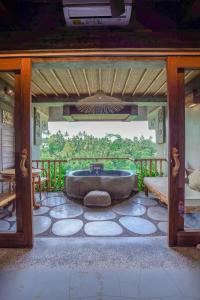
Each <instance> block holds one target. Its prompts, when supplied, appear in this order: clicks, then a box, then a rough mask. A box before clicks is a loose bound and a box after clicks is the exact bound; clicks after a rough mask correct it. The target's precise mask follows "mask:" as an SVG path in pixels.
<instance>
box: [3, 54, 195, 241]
mask: <svg viewBox="0 0 200 300" xmlns="http://www.w3.org/2000/svg"><path fill="white" fill-rule="evenodd" d="M199 74H200V72H199V70H186V71H185V73H184V80H185V93H186V95H185V116H186V120H185V122H186V133H185V134H186V149H185V150H186V159H185V204H183V205H182V206H181V204H180V205H179V212H180V214H181V216H182V217H184V226H185V228H186V230H187V229H188V228H189V229H195V230H197V229H199V228H200V213H199V210H200V204H199V203H200V192H199V191H198V179H196V178H197V176H198V174H196V173H198V167H199V158H198V148H199V143H198V141H197V140H196V134H195V133H196V132H198V128H199V125H198V124H197V122H196V120H198V118H199V105H198V104H197V102H198V101H197V100H198V95H197V91H196V88H197V87H198V84H199ZM0 80H1V81H0V84H1V86H2V89H3V91H4V94H2V97H3V102H2V104H1V111H2V120H1V127H2V136H1V139H2V153H1V156H2V158H1V161H2V170H1V182H2V187H1V188H2V197H4V198H5V199H4V198H2V199H3V200H2V205H1V208H0V209H1V220H0V230H1V231H7V232H12V231H16V230H17V226H16V220H17V219H16V210H15V206H16V207H18V206H17V205H15V197H14V195H15V170H14V165H15V163H14V162H15V157H14V147H13V143H14V128H13V109H14V106H15V100H14V92H13V91H14V83H15V77H14V75H13V73H10V72H4V73H1V74H0ZM196 101H197V102H196ZM95 121H96V122H100V124H102V128H104V127H105V128H107V129H106V130H107V131H106V135H105V137H101V138H98V137H97V136H95V128H97V125H95V123H93V122H95ZM106 121H107V123H104V122H106ZM74 122H76V123H77V124H80V125H77V126H79V129H80V133H78V134H77V135H75V136H69V134H68V132H67V130H68V127H69V128H70V124H72V123H74ZM79 122H80V123H79ZM49 124H51V127H52V128H53V126H54V124H55V126H56V127H58V128H59V126H60V128H65V133H63V134H62V133H61V131H59V132H57V133H56V134H55V131H54V133H53V134H52V133H50V132H49V129H48V127H49ZM59 124H60V125H59ZM63 124H65V125H63ZM84 124H91V127H92V126H94V127H93V130H94V131H93V132H94V136H93V135H90V134H87V133H86V132H84V129H83V128H84ZM92 124H94V125H92ZM103 124H105V125H103ZM110 124H113V125H112V126H110ZM115 124H120V126H121V127H119V128H121V129H122V132H123V128H124V133H125V132H126V134H129V138H127V137H121V136H120V134H118V133H117V132H116V131H115V134H112V132H111V133H110V131H109V130H110V128H112V127H113V128H114V125H115ZM123 124H126V127H125V125H123ZM128 124H130V125H131V124H133V126H135V127H133V126H132V127H128V126H127V125H128ZM142 124H145V126H146V129H145V130H146V132H148V130H149V134H150V132H151V133H153V135H154V139H153V141H152V140H151V139H148V138H144V137H141V138H138V137H134V134H136V135H137V136H139V132H140V128H141V130H142ZM168 125H169V124H168V107H167V79H166V67H165V62H163V61H156V60H155V61H153V62H148V61H143V62H142V61H132V62H131V61H129V62H127V61H124V62H121V61H114V62H113V63H110V62H96V63H93V62H85V63H84V64H79V63H74V62H73V63H68V62H65V63H63V62H62V63H53V62H51V63H49V64H48V63H42V62H40V63H36V64H34V65H33V71H32V201H33V231H34V234H35V236H45V237H59V236H63V237H64V236H65V237H70V236H75V237H86V236H122V237H123V236H132V237H133V236H161V235H167V233H168V204H169V196H168V168H169V162H168V157H167V153H168V134H167V133H168ZM63 126H64V127H63ZM67 126H68V127H67ZM103 126H104V127H103ZM123 126H124V127H123ZM125 128H126V129H125ZM191 128H192V131H191ZM81 131H82V132H81ZM131 131H133V133H132V135H131ZM194 144H195V145H196V147H195V148H194V146H193V145H194ZM21 157H22V160H21V162H20V164H21V165H22V167H23V168H24V171H23V172H26V159H27V153H26V151H25V150H24V152H22V156H21ZM172 158H173V160H174V167H173V175H172V176H177V174H178V172H179V167H180V165H179V153H178V150H177V149H176V148H174V150H173V153H172ZM193 173H194V176H195V174H196V177H195V179H193V181H195V180H196V181H195V182H193V183H192V179H191V177H192V176H193ZM24 176H25V175H24ZM7 194H8V198H6V195H7ZM4 204H5V205H4Z"/></svg>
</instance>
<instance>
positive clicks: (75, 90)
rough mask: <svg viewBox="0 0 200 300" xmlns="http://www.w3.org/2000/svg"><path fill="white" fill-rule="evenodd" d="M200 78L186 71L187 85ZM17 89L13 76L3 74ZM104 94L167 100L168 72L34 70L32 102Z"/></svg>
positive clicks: (83, 69) (196, 73) (117, 69)
mask: <svg viewBox="0 0 200 300" xmlns="http://www.w3.org/2000/svg"><path fill="white" fill-rule="evenodd" d="M199 75H200V70H198V71H186V72H185V83H186V84H188V83H189V82H190V81H191V80H192V79H194V78H195V77H197V76H199ZM0 78H1V79H2V80H4V81H5V82H6V83H8V84H9V85H10V86H11V87H14V74H12V73H0ZM98 90H102V91H103V92H104V93H107V94H109V95H111V96H113V95H118V96H121V97H123V96H124V97H125V96H129V97H134V96H137V97H138V96H139V97H140V96H147V97H148V96H151V97H152V96H155V97H156V96H166V94H167V80H166V68H165V67H164V68H133V67H130V68H95V67H94V68H38V69H33V74H32V95H33V100H34V99H37V98H38V99H39V98H42V99H44V98H46V99H48V98H49V99H50V100H51V99H54V100H53V101H59V98H69V99H70V98H73V97H75V98H76V97H77V98H78V97H81V96H90V95H92V94H95V93H96V92H97V91H98Z"/></svg>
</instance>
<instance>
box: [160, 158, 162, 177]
mask: <svg viewBox="0 0 200 300" xmlns="http://www.w3.org/2000/svg"><path fill="white" fill-rule="evenodd" d="M160 176H162V159H160Z"/></svg>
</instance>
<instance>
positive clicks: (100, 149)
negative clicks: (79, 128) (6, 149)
mask: <svg viewBox="0 0 200 300" xmlns="http://www.w3.org/2000/svg"><path fill="white" fill-rule="evenodd" d="M155 146H156V145H155V143H153V142H152V139H151V138H149V139H145V138H144V137H143V136H141V137H140V138H137V137H134V138H133V139H129V138H122V137H121V136H120V135H119V134H107V135H105V136H104V137H102V138H98V137H94V136H92V135H88V134H86V132H79V134H78V135H76V136H73V137H69V135H68V133H67V132H66V133H65V135H63V134H62V133H61V132H60V131H58V132H57V133H56V134H53V135H49V134H48V135H46V137H45V138H43V143H42V146H41V159H42V160H47V159H49V160H70V159H74V158H80V157H82V158H93V157H94V158H95V157H112V158H118V159H116V160H114V159H110V160H104V161H103V163H104V167H105V169H110V170H114V169H124V170H132V171H135V172H137V173H138V174H139V186H140V189H142V188H143V183H142V179H143V177H144V176H143V175H145V174H141V172H139V170H138V166H136V165H135V164H134V163H133V162H132V161H129V160H122V159H121V160H120V159H119V158H123V157H128V158H132V159H140V158H148V157H153V156H154V155H155V152H156V148H155ZM93 162H95V159H94V160H71V161H70V162H69V163H61V165H60V169H59V166H58V165H57V166H56V170H54V165H53V166H51V174H50V176H51V181H52V185H55V183H56V186H58V187H59V186H60V184H61V185H62V186H63V179H64V176H65V174H66V173H68V172H70V171H72V170H80V169H88V168H89V166H90V163H93ZM44 167H45V168H46V169H47V166H44ZM147 172H148V171H146V173H147ZM59 174H60V175H61V177H62V182H60V180H59ZM152 174H155V175H156V173H155V170H154V169H153V168H152ZM55 175H56V176H55ZM152 176H153V175H152Z"/></svg>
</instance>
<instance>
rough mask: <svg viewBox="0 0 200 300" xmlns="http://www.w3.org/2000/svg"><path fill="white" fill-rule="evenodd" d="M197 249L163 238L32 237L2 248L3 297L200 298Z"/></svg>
mask: <svg viewBox="0 0 200 300" xmlns="http://www.w3.org/2000/svg"><path fill="white" fill-rule="evenodd" d="M199 279H200V250H198V249H196V248H174V249H170V248H168V246H167V238H166V237H158V236H157V237H134V238H130V237H112V238H110V237H107V238H106V237H102V238H101V239H100V238H97V237H92V238H91V237H87V238H81V237H80V238H79V239H77V238H68V239H65V238H57V239H55V238H48V239H47V238H41V237H38V238H37V239H35V245H34V248H33V249H1V250H0V299H1V300H10V299H15V300H36V299H37V300H55V299H58V300H74V299H79V300H122V299H123V300H128V299H129V300H130V299H135V300H136V299H137V300H139V299H141V300H147V299H150V300H200V284H199V282H200V281H199Z"/></svg>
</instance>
